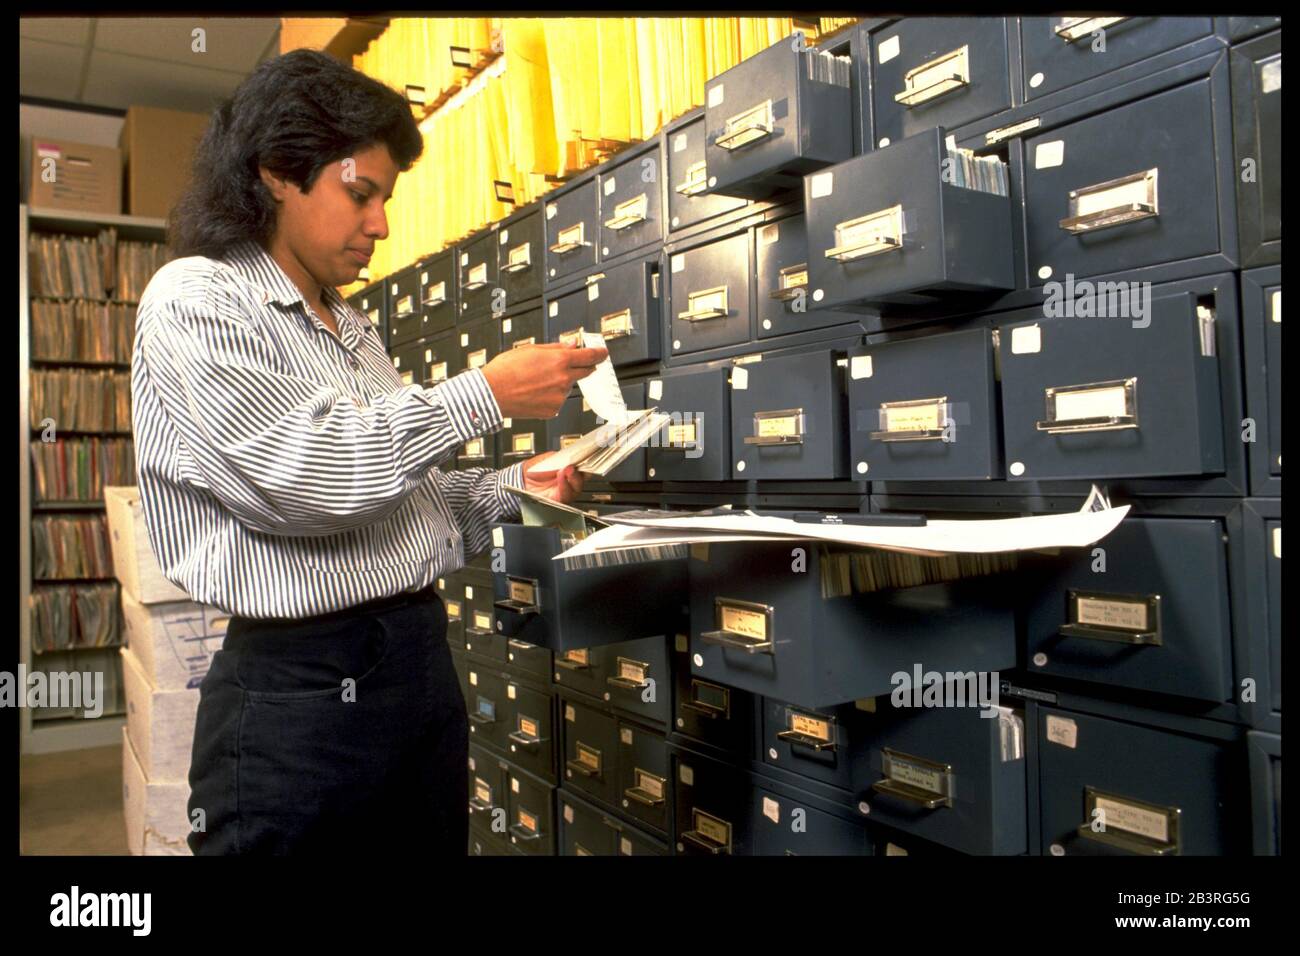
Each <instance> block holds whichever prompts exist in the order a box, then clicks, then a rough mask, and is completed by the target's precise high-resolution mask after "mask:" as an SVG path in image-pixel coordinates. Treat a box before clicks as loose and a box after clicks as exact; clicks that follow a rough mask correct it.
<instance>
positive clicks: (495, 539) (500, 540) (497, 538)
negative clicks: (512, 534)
mask: <svg viewBox="0 0 1300 956" xmlns="http://www.w3.org/2000/svg"><path fill="white" fill-rule="evenodd" d="M492 546H493V547H494V548H504V547H505V546H506V533H505V530H504V529H502V528H493V529H492Z"/></svg>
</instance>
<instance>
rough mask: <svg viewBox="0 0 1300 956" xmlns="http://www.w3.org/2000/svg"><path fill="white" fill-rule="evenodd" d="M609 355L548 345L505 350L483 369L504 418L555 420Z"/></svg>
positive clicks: (558, 345)
mask: <svg viewBox="0 0 1300 956" xmlns="http://www.w3.org/2000/svg"><path fill="white" fill-rule="evenodd" d="M607 355H609V351H608V350H607V349H589V348H582V347H575V346H572V345H565V344H564V343H561V342H547V343H545V344H542V345H524V346H521V347H520V348H517V349H506V350H505V351H504V352H502V353H501V354H500V355H498V356H497V357H496V358H494V359H493V360H492V361H490V362H488V363H487V364H486V365H484V366H483V376H484V377H485V378H486V379H487V382H488V385H489V386H490V387H491V389H492V394H493V395H494V396H495V397H496V400H497V404H498V405H500V406H501V417H502V418H554V417H555V416H556V415H558V414H559V413H560V406H562V405H563V404H564V400H565V399H566V398H568V397H569V393H570V392H571V391H572V390H573V383H574V382H576V381H578V379H580V378H586V377H587V376H588V375H590V374H591V373H592V372H593V371H595V369H596V366H597V365H599V364H600V363H601V362H602V361H603V360H604V359H605V357H606V356H607Z"/></svg>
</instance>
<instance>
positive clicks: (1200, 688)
mask: <svg viewBox="0 0 1300 956" xmlns="http://www.w3.org/2000/svg"><path fill="white" fill-rule="evenodd" d="M1226 538H1227V535H1226V533H1225V529H1224V523H1223V521H1222V520H1221V519H1217V518H1155V517H1128V518H1126V519H1125V520H1124V521H1123V522H1121V523H1120V525H1119V527H1117V528H1116V529H1115V530H1114V531H1112V532H1111V533H1110V534H1109V535H1107V536H1106V537H1105V538H1104V539H1103V540H1102V541H1100V542H1098V544H1097V545H1096V547H1094V548H1091V549H1089V548H1084V549H1080V550H1077V551H1072V552H1069V553H1067V554H1062V555H1060V556H1059V557H1056V558H1053V559H1050V560H1047V561H1044V562H1042V564H1043V565H1044V567H1043V568H1042V569H1041V571H1040V573H1039V574H1038V575H1036V576H1035V577H1033V578H1029V577H1028V574H1026V579H1027V580H1032V581H1033V586H1032V587H1031V588H1027V589H1026V611H1025V660H1026V663H1027V667H1028V670H1029V671H1030V672H1032V673H1036V674H1052V675H1054V676H1058V677H1068V678H1074V679H1077V680H1085V681H1093V682H1096V683H1099V684H1104V685H1107V686H1110V687H1127V688H1131V689H1134V690H1141V691H1146V692H1149V693H1155V694H1171V695H1176V696H1180V697H1188V698H1193V699H1195V700H1200V701H1210V702H1215V703H1223V702H1225V701H1228V700H1230V699H1231V697H1232V684H1233V662H1232V609H1231V607H1230V606H1229V601H1228V594H1229V591H1228V556H1227V547H1226V544H1225V541H1226ZM1099 549H1100V551H1101V552H1102V553H1101V554H1100V555H1099V554H1098V550H1099ZM1099 562H1102V563H1099ZM1098 568H1100V569H1101V570H1100V571H1099V570H1097V569H1098ZM1026 570H1027V569H1026Z"/></svg>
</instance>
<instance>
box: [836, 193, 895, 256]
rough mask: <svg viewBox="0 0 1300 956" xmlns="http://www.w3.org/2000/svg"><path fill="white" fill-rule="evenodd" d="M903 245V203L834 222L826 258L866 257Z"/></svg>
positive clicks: (893, 249)
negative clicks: (832, 242) (832, 241)
mask: <svg viewBox="0 0 1300 956" xmlns="http://www.w3.org/2000/svg"><path fill="white" fill-rule="evenodd" d="M901 248H903V207H902V206H891V207H890V208H888V209H882V210H880V211H879V212H873V213H869V214H868V215H865V216H859V217H858V218H856V219H849V220H846V221H844V222H841V223H837V224H836V226H835V245H834V246H833V247H831V248H830V249H827V250H826V252H825V256H826V258H827V259H838V260H839V261H841V262H846V261H850V260H853V259H865V258H867V257H868V256H878V255H880V254H881V253H885V252H894V251H896V250H898V249H901Z"/></svg>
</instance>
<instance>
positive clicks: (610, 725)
mask: <svg viewBox="0 0 1300 956" xmlns="http://www.w3.org/2000/svg"><path fill="white" fill-rule="evenodd" d="M560 715H561V721H560V738H561V742H562V749H561V751H560V779H561V780H563V781H564V785H565V786H566V787H571V788H573V789H574V790H577V791H579V792H581V793H583V794H586V795H587V796H588V797H590V798H591V799H593V800H596V801H598V802H600V803H602V804H604V805H605V806H607V807H617V806H618V805H619V777H618V747H619V743H618V718H616V717H615V716H614V715H613V714H610V713H606V712H605V711H603V710H600V709H598V708H597V707H596V706H595V705H593V704H588V703H585V702H583V701H580V700H578V699H576V698H573V697H568V696H561V697H560Z"/></svg>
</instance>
